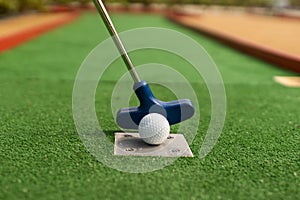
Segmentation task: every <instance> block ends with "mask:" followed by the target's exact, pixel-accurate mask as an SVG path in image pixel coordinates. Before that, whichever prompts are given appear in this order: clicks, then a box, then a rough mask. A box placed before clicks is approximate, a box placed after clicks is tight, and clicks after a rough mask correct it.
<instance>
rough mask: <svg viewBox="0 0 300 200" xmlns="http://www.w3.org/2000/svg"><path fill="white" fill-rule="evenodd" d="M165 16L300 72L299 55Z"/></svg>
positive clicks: (173, 15)
mask: <svg viewBox="0 0 300 200" xmlns="http://www.w3.org/2000/svg"><path fill="white" fill-rule="evenodd" d="M181 16H182V15H181ZM167 18H168V19H169V20H171V21H173V22H175V23H177V24H180V25H182V26H184V27H187V28H190V29H193V30H195V31H197V32H200V33H201V34H204V35H206V36H209V37H211V38H214V39H216V40H218V41H220V42H222V43H224V44H226V45H228V46H230V47H233V48H235V49H238V50H240V51H242V52H244V53H247V54H250V55H252V56H255V57H257V58H260V59H262V60H265V61H267V62H269V63H272V64H275V65H277V66H280V67H283V68H285V69H288V70H291V71H294V72H297V73H300V57H297V56H294V55H291V54H288V53H285V52H282V51H278V50H276V49H272V48H269V47H266V46H263V45H259V44H257V43H252V42H249V41H246V40H242V39H240V38H237V37H234V36H231V35H226V34H223V33H220V32H217V31H213V30H208V29H206V28H204V27H199V26H196V25H190V24H186V23H184V22H183V21H182V20H181V19H180V15H177V14H171V15H168V16H167Z"/></svg>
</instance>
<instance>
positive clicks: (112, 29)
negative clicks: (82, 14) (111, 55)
mask: <svg viewBox="0 0 300 200" xmlns="http://www.w3.org/2000/svg"><path fill="white" fill-rule="evenodd" d="M93 1H94V4H95V5H96V7H97V9H98V11H99V13H100V16H101V18H102V19H103V21H104V24H105V26H106V28H107V29H108V31H109V33H110V35H111V36H112V38H113V40H114V42H115V44H116V46H117V48H118V50H119V51H120V53H121V55H122V58H123V61H124V62H125V64H126V66H127V69H128V70H129V72H130V75H131V77H132V78H133V80H134V82H135V83H137V82H140V81H141V79H140V77H139V75H138V73H137V71H136V70H135V67H134V65H133V63H132V61H131V59H130V57H129V55H128V53H127V51H126V49H125V47H124V45H123V43H122V41H121V39H120V37H119V35H118V32H117V31H116V28H115V26H114V24H113V22H112V20H111V19H110V17H109V14H108V12H107V10H106V8H105V6H104V3H103V2H102V0H93Z"/></svg>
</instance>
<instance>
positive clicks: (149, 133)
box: [139, 113, 170, 145]
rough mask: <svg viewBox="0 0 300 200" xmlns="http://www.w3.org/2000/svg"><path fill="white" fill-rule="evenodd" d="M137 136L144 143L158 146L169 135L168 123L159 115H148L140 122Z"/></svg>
mask: <svg viewBox="0 0 300 200" xmlns="http://www.w3.org/2000/svg"><path fill="white" fill-rule="evenodd" d="M139 134H140V137H141V138H142V140H143V141H144V142H146V143H148V144H151V145H160V144H162V143H163V142H164V141H166V140H167V138H168V136H169V134H170V125H169V122H168V120H167V119H166V118H165V117H164V116H163V115H161V114H157V113H150V114H148V115H146V116H145V117H143V119H142V120H141V122H140V124H139Z"/></svg>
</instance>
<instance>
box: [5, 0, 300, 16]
mask: <svg viewBox="0 0 300 200" xmlns="http://www.w3.org/2000/svg"><path fill="white" fill-rule="evenodd" d="M104 2H105V3H116V4H119V5H124V6H128V5H130V4H133V3H134V4H139V5H141V6H145V7H148V6H151V5H154V4H155V5H163V6H166V7H167V6H172V5H178V4H195V5H203V6H206V5H222V6H242V7H263V8H272V9H299V8H300V1H299V0H106V1H104ZM91 3H92V0H0V15H7V14H12V13H19V12H25V11H29V10H31V11H32V10H41V11H47V10H48V9H49V8H51V7H53V6H57V5H61V6H68V7H71V8H75V7H87V6H90V4H91Z"/></svg>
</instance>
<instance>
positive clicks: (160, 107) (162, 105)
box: [116, 81, 195, 129]
mask: <svg viewBox="0 0 300 200" xmlns="http://www.w3.org/2000/svg"><path fill="white" fill-rule="evenodd" d="M133 89H134V91H135V94H136V95H137V97H138V99H139V101H140V106H139V107H132V108H123V109H121V110H119V112H118V114H117V119H116V121H117V124H118V125H119V126H120V127H121V128H124V129H138V126H139V123H140V121H141V120H142V118H143V117H144V116H146V115H148V114H149V113H159V114H161V115H163V116H165V117H166V118H167V120H168V122H169V124H170V125H173V124H177V123H180V122H182V121H184V120H187V119H189V118H191V117H192V116H193V115H194V113H195V109H194V106H193V103H192V101H191V100H189V99H181V100H176V101H170V102H163V101H160V100H157V99H156V98H155V97H154V95H153V94H152V91H151V89H150V87H149V85H148V84H147V83H146V82H145V81H141V82H138V83H135V84H134V87H133Z"/></svg>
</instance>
